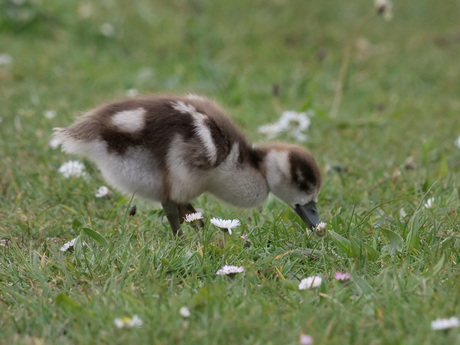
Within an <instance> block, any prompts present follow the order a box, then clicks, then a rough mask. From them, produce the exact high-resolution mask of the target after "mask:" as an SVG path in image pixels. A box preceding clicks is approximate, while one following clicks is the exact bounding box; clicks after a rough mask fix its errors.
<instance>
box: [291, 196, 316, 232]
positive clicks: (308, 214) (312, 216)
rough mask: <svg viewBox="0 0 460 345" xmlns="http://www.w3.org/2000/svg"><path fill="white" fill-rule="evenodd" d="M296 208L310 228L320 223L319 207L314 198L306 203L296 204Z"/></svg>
mask: <svg viewBox="0 0 460 345" xmlns="http://www.w3.org/2000/svg"><path fill="white" fill-rule="evenodd" d="M294 210H295V211H296V213H297V214H298V215H299V216H300V218H302V220H303V221H304V222H305V224H307V225H308V226H309V227H310V229H312V230H313V229H314V228H316V226H317V225H318V224H319V215H318V209H317V208H316V202H314V201H313V200H312V201H310V202H309V203H307V204H305V205H295V208H294Z"/></svg>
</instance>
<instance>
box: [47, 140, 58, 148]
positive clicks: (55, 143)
mask: <svg viewBox="0 0 460 345" xmlns="http://www.w3.org/2000/svg"><path fill="white" fill-rule="evenodd" d="M60 144H61V143H60V142H59V139H57V138H52V139H51V140H50V141H49V142H48V145H49V147H51V148H52V149H57V148H58V147H59V145H60Z"/></svg>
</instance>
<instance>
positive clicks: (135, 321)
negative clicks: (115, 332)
mask: <svg viewBox="0 0 460 345" xmlns="http://www.w3.org/2000/svg"><path fill="white" fill-rule="evenodd" d="M113 323H114V324H115V326H117V328H134V327H141V326H142V323H143V322H142V320H141V318H140V317H139V316H137V315H134V316H133V317H127V316H125V317H122V318H117V319H115V320H113Z"/></svg>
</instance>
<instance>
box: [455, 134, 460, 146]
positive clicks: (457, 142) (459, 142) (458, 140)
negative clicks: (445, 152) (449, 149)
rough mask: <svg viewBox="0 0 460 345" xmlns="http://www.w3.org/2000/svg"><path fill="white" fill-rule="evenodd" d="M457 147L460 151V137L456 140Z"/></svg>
mask: <svg viewBox="0 0 460 345" xmlns="http://www.w3.org/2000/svg"><path fill="white" fill-rule="evenodd" d="M455 146H457V147H458V148H459V149H460V135H459V136H458V138H457V140H455Z"/></svg>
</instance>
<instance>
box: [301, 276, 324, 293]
mask: <svg viewBox="0 0 460 345" xmlns="http://www.w3.org/2000/svg"><path fill="white" fill-rule="evenodd" d="M322 281H323V279H322V278H321V277H320V276H312V277H308V278H304V279H302V280H301V281H300V284H299V290H307V289H313V288H317V287H320V286H321V282H322Z"/></svg>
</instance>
